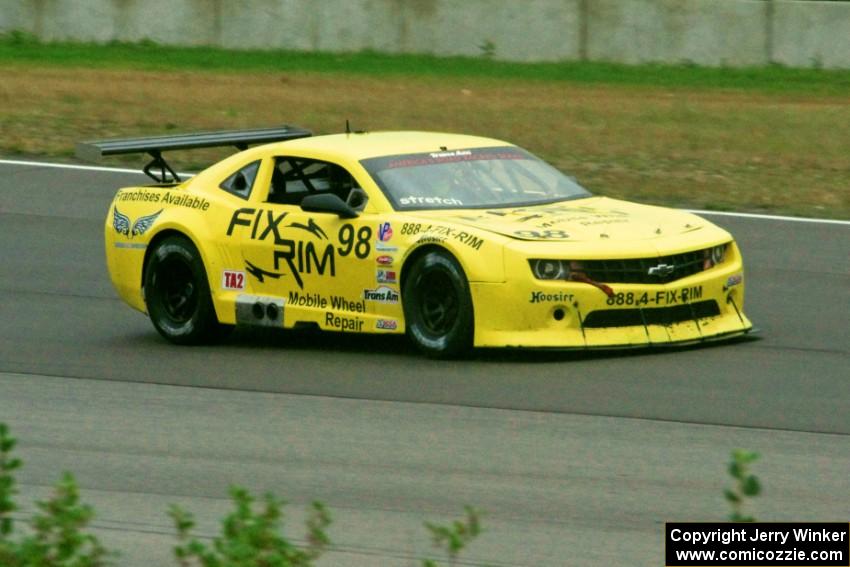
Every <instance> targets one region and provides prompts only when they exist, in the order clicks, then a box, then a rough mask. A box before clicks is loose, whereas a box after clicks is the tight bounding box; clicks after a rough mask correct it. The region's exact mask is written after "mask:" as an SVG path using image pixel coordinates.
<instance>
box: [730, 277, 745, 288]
mask: <svg viewBox="0 0 850 567" xmlns="http://www.w3.org/2000/svg"><path fill="white" fill-rule="evenodd" d="M742 281H744V276H743V275H742V274H735V275H734V276H729V278H728V279H727V280H726V289H729V288H730V287H735V286H736V285H740V283H741V282H742Z"/></svg>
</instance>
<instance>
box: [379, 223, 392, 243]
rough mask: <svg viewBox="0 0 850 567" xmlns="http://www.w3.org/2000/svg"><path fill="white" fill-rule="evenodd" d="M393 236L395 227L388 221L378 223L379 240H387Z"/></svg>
mask: <svg viewBox="0 0 850 567" xmlns="http://www.w3.org/2000/svg"><path fill="white" fill-rule="evenodd" d="M392 237H393V227H392V226H391V225H390V223H388V222H382V223H381V224H380V225H378V240H380V241H381V242H386V241H387V240H389V239H390V238H392Z"/></svg>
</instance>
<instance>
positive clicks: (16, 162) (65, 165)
mask: <svg viewBox="0 0 850 567" xmlns="http://www.w3.org/2000/svg"><path fill="white" fill-rule="evenodd" d="M0 165H24V166H29V167H54V168H58V169H78V170H83V171H106V172H113V173H136V174H140V175H143V173H142V171H140V170H138V169H124V168H120V167H99V166H94V165H73V164H70V163H51V162H41V161H22V160H14V159H0ZM178 175H180V176H181V177H191V176H193V175H195V174H194V173H180V172H178ZM685 210H686V211H688V212H690V213H694V214H698V215H717V216H724V217H739V218H745V219H760V220H775V221H783V222H809V223H817V224H839V225H847V226H850V221H846V220H838V219H813V218H806V217H784V216H779V215H757V214H753V213H730V212H725V211H701V210H697V209H685Z"/></svg>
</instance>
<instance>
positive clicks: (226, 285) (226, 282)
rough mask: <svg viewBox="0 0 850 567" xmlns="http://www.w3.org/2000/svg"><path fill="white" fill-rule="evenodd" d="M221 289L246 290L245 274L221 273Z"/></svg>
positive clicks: (232, 271)
mask: <svg viewBox="0 0 850 567" xmlns="http://www.w3.org/2000/svg"><path fill="white" fill-rule="evenodd" d="M221 287H222V289H230V290H243V289H245V272H239V271H236V270H224V271H223V272H222V273H221Z"/></svg>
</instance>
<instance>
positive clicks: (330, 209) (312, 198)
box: [301, 193, 358, 219]
mask: <svg viewBox="0 0 850 567" xmlns="http://www.w3.org/2000/svg"><path fill="white" fill-rule="evenodd" d="M301 210H302V211H307V212H308V213H334V214H336V215H339V217H340V218H343V219H353V218H355V217H356V216H358V213H357V211H355V210H354V209H352V208H351V207H349V206H348V205H346V204H345V201H343V200H342V199H340V198H339V195H336V194H334V193H320V194H318V195H307V196H306V197H304V198H303V199H301Z"/></svg>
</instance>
